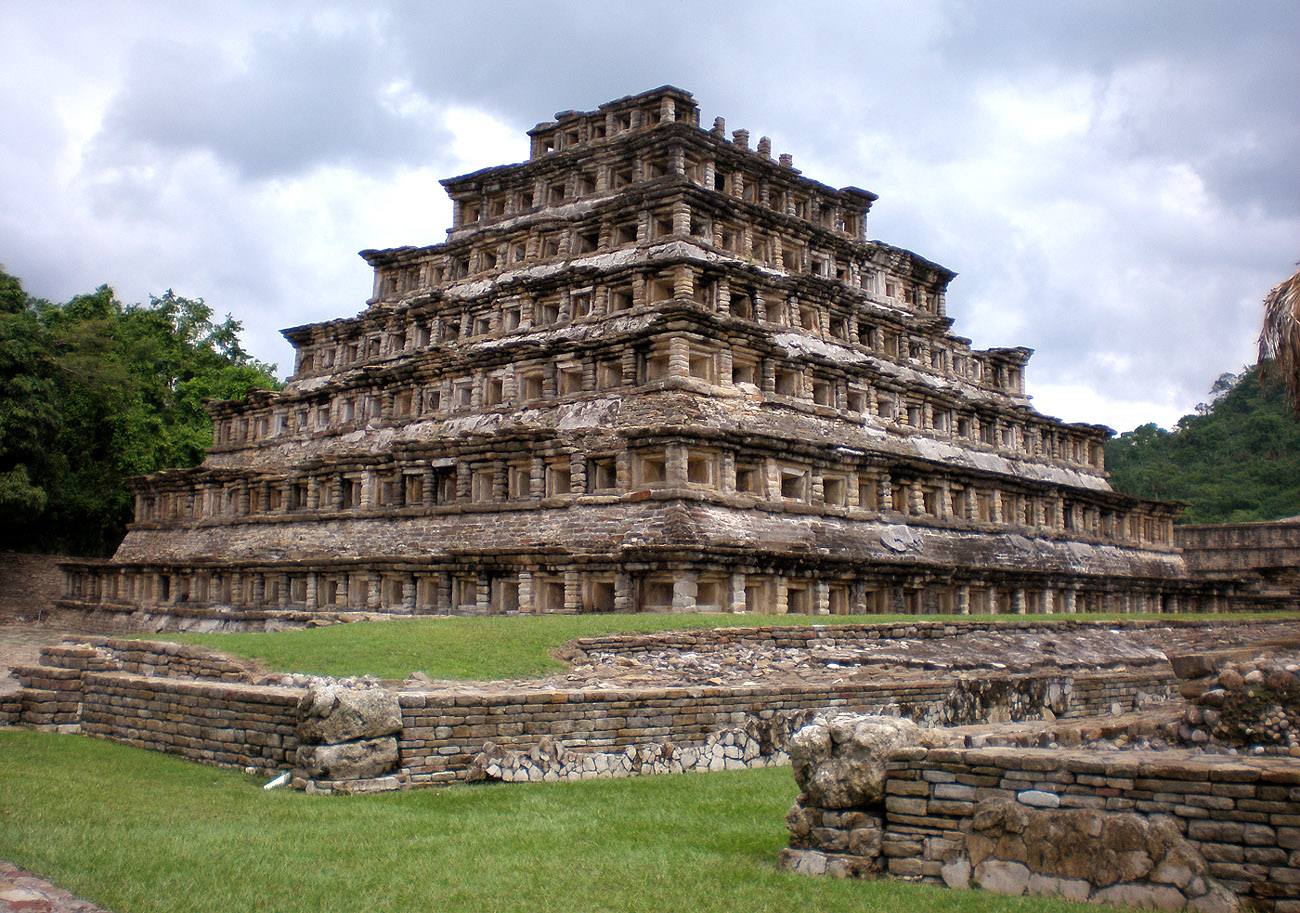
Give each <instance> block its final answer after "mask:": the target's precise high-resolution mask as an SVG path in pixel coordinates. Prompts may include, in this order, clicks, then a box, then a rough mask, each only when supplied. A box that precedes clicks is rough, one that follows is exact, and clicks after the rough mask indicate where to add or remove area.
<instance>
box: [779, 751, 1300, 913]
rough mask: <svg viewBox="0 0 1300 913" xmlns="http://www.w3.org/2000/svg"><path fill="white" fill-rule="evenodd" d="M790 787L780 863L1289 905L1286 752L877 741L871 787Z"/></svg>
mask: <svg viewBox="0 0 1300 913" xmlns="http://www.w3.org/2000/svg"><path fill="white" fill-rule="evenodd" d="M799 738H800V739H805V736H804V735H803V733H800V736H799ZM826 754H827V755H828V756H829V754H830V752H829V750H828V751H827V752H826ZM823 766H824V765H823ZM852 766H853V765H852V764H851V763H850V764H849V765H848V767H850V768H851V767H852ZM798 769H799V768H798V766H796V770H798ZM842 776H843V778H844V779H851V776H852V774H851V773H845V774H843V775H842ZM801 786H804V792H803V794H802V795H801V797H800V803H799V804H798V805H796V807H795V808H794V809H792V810H791V813H790V816H789V817H788V819H787V820H788V823H789V825H790V829H791V833H792V839H791V848H790V849H788V850H786V851H785V852H784V854H783V857H782V865H783V866H784V867H785V868H787V869H790V870H794V871H802V872H810V873H822V872H829V873H832V874H840V875H866V874H873V873H877V872H879V873H886V874H889V875H894V876H899V877H904V878H911V879H919V880H924V881H931V882H942V883H946V884H948V885H949V886H951V887H969V886H972V885H978V886H980V887H982V888H984V889H986V890H991V891H996V892H998V893H1004V894H1058V895H1062V896H1066V897H1068V898H1070V899H1074V900H1091V901H1095V902H1100V903H1111V904H1128V905H1134V906H1156V907H1159V908H1161V909H1180V908H1187V909H1195V910H1206V911H1212V910H1229V909H1233V908H1234V907H1235V903H1236V902H1235V900H1233V897H1232V896H1230V895H1235V896H1236V897H1240V898H1243V899H1244V900H1245V901H1247V902H1248V904H1249V905H1251V906H1252V907H1254V908H1257V909H1263V910H1276V911H1278V913H1295V911H1300V764H1297V763H1296V762H1294V761H1291V760H1290V759H1284V758H1276V757H1269V758H1262V757H1261V758H1248V759H1243V758H1230V757H1226V756H1221V755H1220V756H1212V757H1211V756H1204V755H1195V754H1192V753H1187V752H1181V753H1154V752H1109V753H1101V752H1088V751H1062V750H1043V749H1030V748H1020V749H1005V748H1002V749H965V748H951V747H947V748H945V747H924V746H920V745H910V746H902V747H896V748H894V749H892V750H891V751H890V752H889V755H888V759H887V761H886V763H885V772H884V774H883V780H882V782H881V785H880V787H881V788H880V791H879V792H880V793H881V794H882V795H883V801H879V802H860V803H858V804H857V805H846V804H845V803H844V802H841V801H834V800H826V799H823V798H820V796H821V794H820V793H818V792H817V790H814V789H810V788H808V787H807V785H805V784H804V783H801ZM819 803H820V804H819Z"/></svg>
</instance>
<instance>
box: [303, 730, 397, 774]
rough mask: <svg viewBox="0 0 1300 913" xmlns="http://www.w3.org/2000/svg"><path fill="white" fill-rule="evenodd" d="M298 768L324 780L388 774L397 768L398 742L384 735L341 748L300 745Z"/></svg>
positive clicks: (341, 746) (342, 745)
mask: <svg viewBox="0 0 1300 913" xmlns="http://www.w3.org/2000/svg"><path fill="white" fill-rule="evenodd" d="M296 762H297V766H298V767H299V768H301V769H302V770H304V771H306V773H307V775H308V776H309V777H312V778H315V779H321V780H358V779H364V778H367V777H377V776H380V775H381V774H386V773H388V772H389V771H391V770H392V769H393V768H394V767H396V766H397V739H395V738H394V737H392V736H384V737H382V738H377V739H362V740H360V741H356V742H345V743H343V744H341V745H300V746H299V747H298V753H297V756H296Z"/></svg>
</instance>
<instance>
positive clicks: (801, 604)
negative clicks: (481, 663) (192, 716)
mask: <svg viewBox="0 0 1300 913" xmlns="http://www.w3.org/2000/svg"><path fill="white" fill-rule="evenodd" d="M529 137H530V140H531V145H532V152H531V156H530V158H529V159H528V161H526V162H523V163H520V164H516V165H506V166H501V167H495V168H488V169H484V170H482V171H478V172H475V173H473V174H469V175H465V176H462V177H458V178H451V179H448V180H446V181H443V185H444V186H445V187H446V189H447V192H448V193H449V194H450V196H451V199H452V201H453V204H454V217H453V225H452V227H451V229H450V231H449V232H448V235H447V240H446V241H445V242H444V243H441V244H435V245H432V246H427V247H401V248H396V249H392V250H369V251H364V252H363V253H362V256H364V257H365V258H366V260H367V262H369V263H370V264H371V265H372V266H373V267H374V270H375V283H374V297H373V298H372V299H371V300H370V301H369V302H368V303H367V306H366V308H365V309H364V310H363V311H362V312H361V313H360V314H359V315H358V316H356V317H352V318H348V319H341V320H334V321H331V322H328V323H321V324H315V325H311V326H301V327H295V328H293V329H290V330H286V331H285V335H286V336H287V338H288V339H289V340H290V342H292V343H293V345H294V347H295V349H296V356H295V365H294V374H293V376H292V378H291V379H290V381H289V383H288V385H287V386H286V388H285V389H284V390H283V391H281V392H276V393H255V394H253V395H251V396H250V397H249V398H248V399H246V400H243V401H240V402H224V403H214V404H212V405H210V407H209V409H210V411H211V414H212V416H213V419H214V422H215V429H214V435H213V444H212V448H211V450H210V452H209V454H208V456H207V458H206V460H205V461H204V462H203V464H202V466H200V467H198V468H196V469H187V470H171V471H166V472H161V473H156V474H153V475H150V476H147V477H144V478H141V479H137V480H135V483H134V484H135V492H136V508H135V510H136V513H135V520H134V522H133V523H132V524H131V527H130V531H129V532H128V534H127V537H126V539H125V541H124V542H123V543H122V546H121V548H120V549H119V550H118V552H117V554H116V555H115V556H114V557H113V558H112V560H110V561H107V562H104V563H82V564H77V565H71V566H69V571H70V573H69V581H68V592H67V600H66V602H65V605H66V606H69V607H75V608H77V609H79V610H82V611H92V612H96V613H99V614H100V618H99V619H98V620H99V621H101V622H109V621H112V620H113V619H114V618H117V619H120V620H121V621H122V622H123V623H124V624H125V623H130V624H144V625H148V626H152V627H163V626H169V625H179V626H195V625H201V626H208V627H211V626H214V625H221V626H224V627H229V628H237V627H241V626H242V627H261V626H264V625H266V624H268V623H294V624H305V623H310V622H312V621H313V620H318V619H331V618H338V617H344V616H346V615H347V614H348V613H391V614H422V613H452V614H492V613H513V612H527V613H540V612H738V611H748V612H755V613H773V614H783V613H787V612H794V613H807V614H823V615H824V614H849V613H862V612H909V613H917V614H924V613H935V612H953V613H971V614H983V613H1023V612H1049V613H1051V612H1060V613H1074V612H1091V611H1101V610H1106V611H1172V610H1215V609H1218V608H1220V607H1222V605H1223V601H1222V594H1223V593H1226V592H1228V588H1229V587H1230V586H1231V584H1230V583H1218V584H1204V583H1196V584H1193V583H1191V582H1189V580H1188V579H1187V578H1186V576H1185V574H1184V567H1183V563H1182V560H1181V558H1180V557H1179V555H1178V553H1177V551H1176V549H1175V548H1174V545H1173V542H1172V532H1171V529H1172V527H1171V524H1172V520H1173V516H1174V514H1175V508H1174V507H1173V506H1171V505H1167V504H1162V503H1156V502H1148V501H1139V500H1135V499H1132V498H1128V497H1125V496H1122V495H1119V494H1117V493H1116V492H1114V491H1112V490H1111V488H1110V486H1109V485H1108V484H1107V481H1106V475H1105V472H1104V468H1103V459H1102V447H1103V444H1104V442H1105V440H1106V437H1107V435H1108V434H1109V430H1108V429H1105V428H1102V427H1099V426H1094V425H1078V424H1065V423H1062V422H1060V421H1058V420H1056V419H1053V418H1050V417H1047V416H1044V415H1041V414H1039V413H1038V412H1036V411H1035V410H1034V409H1033V408H1032V406H1031V405H1030V403H1029V398H1028V397H1027V396H1026V395H1025V392H1024V389H1025V388H1024V371H1025V365H1026V362H1027V360H1028V358H1029V355H1030V352H1029V350H1027V349H1023V348H1000V349H988V350H976V349H972V348H971V345H970V341H969V340H967V339H964V338H962V337H961V336H958V335H955V334H954V333H953V332H952V329H951V327H952V321H951V320H950V319H949V318H948V317H947V316H946V313H945V296H946V293H947V288H948V284H949V282H950V280H951V279H952V278H953V276H954V274H953V273H952V272H950V271H949V270H947V269H945V268H943V267H941V266H939V265H937V264H935V263H932V262H930V261H928V260H925V259H923V258H922V257H919V256H917V255H916V254H913V253H911V252H909V251H906V250H901V249H899V248H897V247H892V246H890V245H888V244H884V243H881V242H879V241H869V240H866V239H867V231H866V220H867V213H868V210H869V209H870V208H871V206H872V204H873V203H874V202H875V200H876V196H875V194H872V193H868V192H867V191H864V190H860V189H857V188H854V187H846V188H842V189H838V190H837V189H834V188H831V187H827V186H825V185H823V184H819V183H817V182H816V181H813V180H810V179H809V178H807V177H804V176H803V175H802V174H801V172H800V171H799V170H798V169H796V168H795V167H794V166H793V163H792V160H791V158H790V156H788V155H779V156H776V157H774V156H773V154H772V150H771V144H770V142H769V141H768V140H767V139H766V138H763V139H760V140H759V141H758V143H757V145H756V147H751V145H750V141H749V135H748V133H747V132H746V131H744V130H736V131H734V132H732V133H731V134H730V135H728V134H727V132H726V130H725V128H724V125H723V122H722V119H721V118H718V119H717V120H715V121H714V123H713V126H712V129H702V128H701V126H700V116H699V110H698V108H697V105H696V103H695V101H694V99H693V98H692V96H691V95H690V94H689V93H687V92H683V91H681V90H679V89H675V88H671V87H664V88H660V89H656V90H653V91H650V92H646V93H644V94H641V95H637V96H633V97H629V98H623V99H619V100H617V101H613V102H610V103H608V104H606V105H602V106H601V107H600V108H598V109H597V110H595V111H590V112H563V113H561V114H559V115H557V116H556V120H554V121H551V122H547V123H543V124H540V125H538V126H537V127H535V128H534V129H533V130H531V131H529ZM1215 587H1218V589H1217V590H1216V589H1215Z"/></svg>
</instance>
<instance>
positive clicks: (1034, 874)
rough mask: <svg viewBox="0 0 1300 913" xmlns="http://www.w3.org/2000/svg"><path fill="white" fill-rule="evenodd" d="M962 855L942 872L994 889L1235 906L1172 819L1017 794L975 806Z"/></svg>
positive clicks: (1133, 902)
mask: <svg viewBox="0 0 1300 913" xmlns="http://www.w3.org/2000/svg"><path fill="white" fill-rule="evenodd" d="M965 859H966V860H968V863H967V864H968V865H969V866H971V868H970V869H969V870H968V869H967V868H966V865H965V864H960V863H958V862H957V861H953V862H950V863H949V864H948V866H947V867H946V869H945V871H944V878H945V881H946V882H947V883H948V884H949V885H950V886H953V887H962V886H965V884H964V882H963V880H962V877H961V876H962V875H964V874H965V873H966V872H967V871H969V873H970V879H971V880H972V881H973V882H974V883H975V884H977V885H979V886H980V887H981V888H983V889H984V890H986V891H992V892H994V893H997V894H1009V895H1020V894H1026V893H1028V894H1059V895H1061V896H1065V897H1068V898H1070V899H1072V900H1091V901H1093V902H1096V903H1107V904H1115V905H1128V906H1138V907H1155V908H1157V909H1162V910H1177V909H1184V908H1189V909H1190V908H1194V909H1222V910H1235V909H1236V908H1237V901H1236V899H1235V897H1233V895H1232V894H1231V893H1230V892H1228V891H1227V890H1226V889H1225V888H1223V887H1222V886H1221V885H1219V884H1218V883H1217V882H1216V881H1215V880H1214V879H1213V878H1212V877H1211V876H1210V871H1209V866H1208V864H1207V863H1206V861H1205V859H1204V857H1202V856H1201V854H1200V853H1199V852H1198V851H1197V850H1196V848H1195V847H1194V846H1192V844H1190V843H1188V842H1187V840H1185V839H1184V838H1183V837H1182V835H1181V834H1180V833H1179V831H1178V828H1177V826H1176V825H1175V824H1174V823H1173V822H1172V821H1171V820H1169V819H1166V818H1163V817H1158V816H1153V817H1147V816H1145V815H1140V814H1135V813H1131V812H1108V811H1100V810H1096V809H1084V808H1071V809H1040V808H1031V807H1028V806H1026V805H1023V804H1021V803H1020V802H1017V801H1016V800H1015V799H1011V798H1005V797H998V798H992V799H985V800H984V801H982V802H980V803H979V804H978V805H976V807H975V814H974V815H973V817H972V819H971V829H970V832H969V833H967V835H966V838H965Z"/></svg>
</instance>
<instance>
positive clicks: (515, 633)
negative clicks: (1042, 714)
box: [153, 613, 1300, 681]
mask: <svg viewBox="0 0 1300 913" xmlns="http://www.w3.org/2000/svg"><path fill="white" fill-rule="evenodd" d="M1209 617H1220V616H1205V615H1145V616H1143V615H1073V616H1061V615H1014V616H994V618H995V619H996V620H998V621H1005V622H1021V621H1046V622H1053V621H1054V622H1061V621H1066V620H1095V621H1118V620H1122V619H1123V620H1132V619H1139V618H1149V619H1161V620H1169V619H1173V618H1202V619H1203V618H1209ZM1231 617H1233V618H1241V617H1255V618H1300V613H1288V614H1286V615H1279V614H1271V615H1253V616H1244V615H1234V616H1231ZM988 620H990V616H987V615H984V616H969V615H925V616H916V615H857V616H836V617H835V619H834V620H831V619H830V618H827V617H825V616H818V617H810V616H807V615H541V616H537V615H517V616H496V617H486V618H485V617H479V618H452V617H445V616H444V617H434V616H426V617H422V618H409V619H399V620H393V621H378V622H357V623H354V624H345V625H333V626H330V627H325V628H312V629H309V630H302V631H278V632H273V633H267V634H262V633H257V634H168V635H165V638H166V639H169V640H178V641H184V642H186V643H195V644H202V645H204V646H208V647H211V648H213V649H216V650H221V651H223V652H226V653H230V654H233V655H235V656H242V657H245V658H247V659H251V660H255V661H257V662H259V663H261V664H262V665H264V666H266V667H268V668H271V669H277V670H281V671H291V672H309V673H313V674H317V675H333V676H347V675H365V674H370V675H374V676H377V677H379V678H386V679H403V678H406V677H407V676H408V675H410V674H411V673H412V672H417V671H419V672H424V673H425V674H426V675H429V676H431V677H432V678H439V679H461V680H467V681H475V680H479V681H482V680H488V679H500V678H533V677H537V676H541V675H546V674H547V673H550V672H557V671H560V670H561V669H563V668H564V665H563V663H561V662H559V661H558V660H556V659H555V658H554V656H553V655H552V654H553V653H554V651H556V650H557V649H559V648H560V647H562V646H563V645H564V644H566V643H568V642H570V641H572V640H575V639H577V638H579V637H591V636H594V635H599V634H612V633H616V632H644V631H666V630H683V629H687V628H725V627H752V626H755V625H798V624H803V625H806V624H826V625H835V624H865V623H880V622H890V623H915V622H918V621H927V622H931V621H945V622H952V623H955V624H964V623H969V622H971V621H988ZM153 636H154V637H155V638H156V637H157V636H158V635H153Z"/></svg>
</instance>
